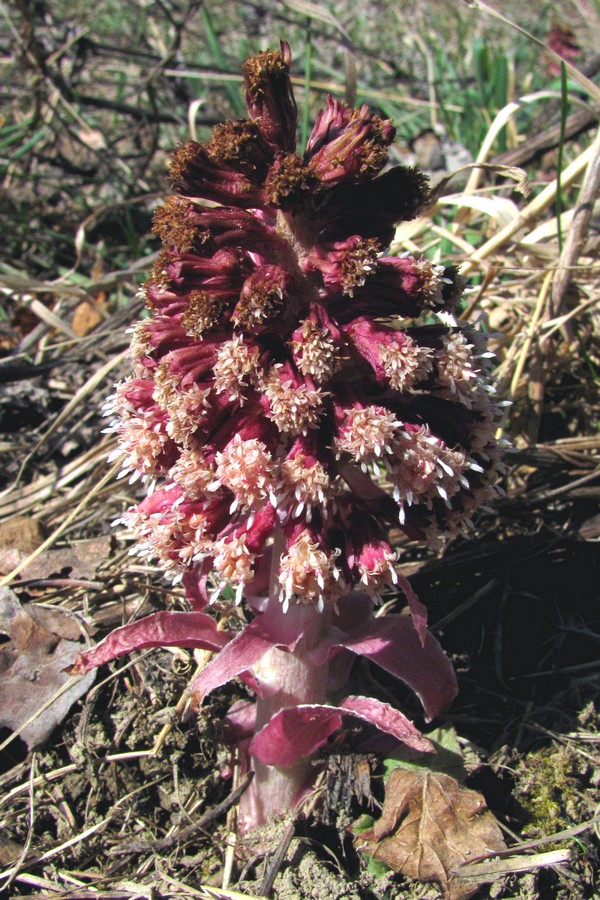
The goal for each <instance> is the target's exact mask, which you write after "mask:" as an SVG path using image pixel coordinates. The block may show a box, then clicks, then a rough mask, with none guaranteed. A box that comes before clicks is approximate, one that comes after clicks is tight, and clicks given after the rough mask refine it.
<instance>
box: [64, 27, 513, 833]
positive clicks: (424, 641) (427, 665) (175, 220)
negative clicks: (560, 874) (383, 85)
mask: <svg viewBox="0 0 600 900" xmlns="http://www.w3.org/2000/svg"><path fill="white" fill-rule="evenodd" d="M290 58H291V57H290V51H289V47H288V46H287V44H282V46H281V50H280V51H266V52H264V53H259V54H258V55H257V56H255V57H252V58H251V59H250V60H248V62H247V63H246V65H245V67H244V84H245V98H246V103H247V106H248V112H249V119H248V120H247V121H239V122H229V123H225V124H224V125H221V126H217V128H215V130H214V132H213V136H212V139H211V140H210V141H209V142H208V143H207V144H199V143H197V142H194V141H189V142H188V143H186V144H184V145H183V146H182V147H180V148H179V149H178V150H177V151H176V152H175V154H174V157H173V160H172V164H171V181H172V184H173V186H174V188H175V190H176V191H177V196H175V197H172V198H170V199H168V200H167V201H166V203H165V205H164V206H163V207H162V209H161V210H159V211H158V212H157V214H156V218H155V229H156V231H157V233H158V234H159V235H160V236H161V238H162V240H163V250H162V252H161V254H160V255H159V259H158V261H157V263H156V265H155V266H154V269H153V271H152V274H151V275H150V278H149V280H148V282H147V284H146V285H145V288H144V294H145V296H146V298H147V304H148V307H149V308H150V310H151V311H152V313H153V315H152V317H151V318H149V319H144V320H143V321H142V322H141V323H140V324H139V325H138V326H137V327H136V329H135V333H134V338H133V342H132V358H133V374H132V376H131V377H130V378H129V379H127V380H126V381H125V382H124V383H123V384H121V385H120V386H119V387H118V388H117V393H116V396H115V398H114V401H113V404H112V409H113V411H114V412H115V413H116V421H115V423H114V426H113V427H114V429H115V430H116V432H117V433H118V435H119V439H120V447H121V452H122V454H123V459H124V470H125V471H127V472H128V473H132V477H133V478H136V477H140V478H142V479H144V480H146V481H149V482H151V483H152V486H153V489H154V493H152V494H151V496H149V497H148V498H147V499H145V500H142V501H141V502H140V503H139V504H138V505H137V506H134V507H132V508H131V509H130V510H129V511H128V512H127V513H126V514H125V516H124V520H125V522H126V523H127V524H128V525H129V527H130V529H131V531H132V532H133V534H134V536H135V537H136V538H137V540H138V542H139V552H142V553H143V554H147V555H149V556H154V557H156V558H158V559H159V561H160V562H161V564H162V565H163V566H164V568H165V569H166V570H167V571H168V572H169V573H170V574H172V575H174V576H175V578H176V579H178V580H183V583H184V585H185V586H186V589H187V592H188V595H189V598H190V602H191V603H192V606H193V609H194V610H195V612H197V613H201V612H202V609H203V608H204V607H205V606H206V604H207V603H209V602H210V601H212V600H213V599H215V598H216V597H217V596H220V595H222V593H223V590H224V589H225V588H229V589H231V590H232V591H233V594H234V596H235V598H236V600H237V602H241V600H242V598H244V597H245V598H246V600H247V603H248V605H249V609H250V613H251V615H253V616H254V618H252V620H251V621H250V622H249V623H248V625H246V627H245V628H244V629H243V630H242V631H241V632H240V633H238V634H237V635H236V636H235V637H231V636H230V635H228V636H226V638H224V639H222V638H221V637H220V636H215V634H214V633H213V632H212V631H211V629H210V628H209V627H208V626H207V625H206V621H205V619H204V618H201V619H200V620H199V622H200V624H201V626H202V628H201V633H199V636H198V640H197V641H196V642H194V641H193V640H192V638H190V637H189V635H188V643H187V644H185V646H206V647H207V648H208V649H211V650H214V649H215V648H217V649H218V648H219V647H222V649H221V650H220V652H219V653H218V655H217V656H216V657H215V658H214V659H213V660H212V662H211V663H210V664H209V665H208V666H207V667H206V669H205V670H204V672H203V673H201V675H200V676H198V678H197V680H196V682H195V684H194V688H193V690H194V696H195V698H196V701H197V702H200V700H201V699H202V697H203V696H204V694H206V693H207V692H208V691H209V690H213V689H214V688H215V687H218V686H219V685H222V684H224V683H225V682H226V681H228V680H229V679H230V678H232V677H234V676H236V675H241V676H242V677H243V678H244V679H245V680H246V681H247V682H248V683H249V684H251V685H252V686H253V687H254V688H255V690H256V691H257V692H258V694H259V714H258V718H257V720H256V736H255V738H254V741H253V743H251V744H250V753H251V754H252V753H253V752H254V754H255V756H256V758H257V759H258V760H262V761H263V762H264V763H265V764H268V765H280V766H288V765H291V764H292V762H293V761H294V760H295V759H296V758H297V757H298V756H301V755H302V754H303V753H305V751H306V753H312V752H314V750H315V748H316V747H318V746H320V745H321V744H322V743H323V742H324V740H325V739H326V738H327V736H328V735H329V734H330V733H331V731H332V730H334V729H335V728H337V727H339V724H340V722H341V718H342V716H343V715H347V714H352V715H354V716H358V717H359V718H362V719H367V720H369V721H372V722H374V723H375V724H377V725H378V727H380V728H382V729H383V730H386V729H387V730H388V731H389V733H393V734H395V735H396V736H397V737H398V738H399V739H400V740H407V741H408V742H409V743H410V744H411V746H419V747H421V748H425V745H426V743H427V742H425V743H423V739H422V738H421V737H420V736H419V735H418V732H416V731H415V729H414V727H413V726H412V725H410V723H407V722H406V720H404V719H403V718H402V717H401V714H400V713H397V714H396V713H395V712H394V711H390V708H389V707H386V706H385V704H378V703H377V701H368V700H365V698H346V700H345V701H344V702H343V703H340V704H338V705H337V706H336V707H328V706H327V705H326V703H325V700H326V693H327V685H328V675H327V671H328V669H327V666H328V661H329V660H330V659H331V660H334V658H335V666H336V671H337V672H338V675H339V673H340V672H341V671H343V670H344V666H345V661H347V660H349V659H351V657H352V654H361V655H364V656H367V657H368V658H370V659H372V660H373V661H374V662H375V663H376V664H378V665H380V666H382V667H383V668H386V669H387V670H388V671H390V672H392V673H393V674H396V675H398V676H399V677H400V678H402V679H404V680H405V681H406V682H407V684H409V685H410V686H411V687H412V688H413V689H414V690H415V691H416V692H417V693H418V695H419V697H421V699H422V701H423V705H424V707H425V710H426V712H427V714H428V715H430V716H431V715H435V714H437V712H439V710H440V709H441V708H442V707H443V706H444V704H446V703H447V702H449V700H450V699H451V698H452V696H453V694H454V692H455V682H454V676H453V674H452V669H451V666H450V664H449V662H448V660H447V659H446V657H445V656H444V654H443V653H442V651H441V649H440V648H439V645H438V644H437V643H436V642H435V640H434V639H433V638H432V637H431V635H430V634H429V633H428V632H427V629H426V623H425V613H424V610H423V608H422V607H421V605H420V604H419V602H418V600H417V599H416V597H414V595H413V594H412V592H411V591H410V587H409V586H408V585H407V583H406V582H405V581H403V580H402V579H401V578H400V577H399V576H398V575H397V573H396V568H395V566H396V561H397V553H396V552H395V551H394V550H393V548H392V546H391V544H390V541H389V537H388V534H389V531H390V529H391V528H400V529H401V530H403V531H404V532H405V533H406V535H408V536H409V537H410V538H411V539H414V540H417V541H419V542H421V543H428V542H435V541H437V540H439V538H440V536H444V535H454V534H456V533H457V532H458V531H459V530H460V529H462V528H464V527H465V526H468V525H469V523H470V519H471V516H472V515H473V513H474V511H475V510H476V509H477V507H478V506H479V505H480V504H481V503H482V502H483V501H485V500H487V499H488V498H489V497H490V496H492V495H493V494H494V491H495V482H496V479H497V477H498V472H499V471H500V466H501V463H500V455H501V454H500V451H499V445H498V444H497V442H496V441H495V439H494V431H495V427H496V416H497V408H496V406H495V404H494V401H493V388H492V385H491V378H490V375H489V369H488V367H489V359H488V357H489V354H488V353H487V351H486V346H485V338H484V336H483V335H482V334H480V333H478V332H475V331H473V330H472V329H470V328H468V327H466V326H464V325H462V324H459V323H457V322H456V321H455V320H454V319H453V316H452V313H453V310H454V308H455V307H456V304H457V302H458V300H459V298H460V295H461V291H462V281H461V279H460V278H459V276H458V275H457V273H456V271H455V270H454V269H453V268H444V267H443V266H440V265H437V264H434V263H431V262H429V261H428V260H426V259H424V258H423V257H413V256H410V255H404V256H403V257H400V258H398V257H393V256H386V255H385V247H386V245H387V244H388V243H389V242H390V240H391V238H392V237H393V234H394V228H395V225H396V223H398V222H399V221H401V220H403V219H410V218H412V217H414V216H416V215H418V214H419V212H420V210H422V209H423V207H424V206H426V205H427V202H428V200H429V191H428V186H427V180H426V178H425V177H424V176H423V175H421V174H420V173H418V172H416V171H415V170H414V169H409V168H404V167H402V166H396V167H393V168H391V169H387V170H386V171H382V170H383V169H384V167H385V165H386V163H387V157H388V153H387V151H388V147H389V145H390V143H391V141H392V140H393V138H394V128H393V126H392V124H391V122H390V121H389V120H387V119H382V118H380V117H379V116H376V115H374V114H373V113H371V112H370V111H369V109H368V108H367V107H366V106H362V107H361V108H360V109H357V110H352V109H349V108H348V107H347V106H345V105H344V104H343V103H341V102H339V101H338V100H335V99H333V98H331V97H330V98H328V100H327V108H326V110H325V111H324V112H322V113H321V114H320V115H319V116H318V118H317V121H316V124H315V127H314V129H313V132H312V134H311V136H310V137H309V140H308V144H307V148H306V151H305V152H304V153H303V154H301V153H300V152H298V151H297V149H296V136H295V132H296V119H297V112H296V105H295V101H294V97H293V91H292V86H291V81H290V75H289V69H290ZM203 201H209V203H210V204H212V205H205V204H204V202H203ZM214 204H216V205H214ZM269 573H270V575H269ZM269 584H270V588H269ZM396 586H401V587H402V589H403V590H404V592H405V594H406V596H407V597H408V600H409V606H410V610H411V613H412V621H411V619H410V618H407V617H404V616H397V615H396V616H387V617H386V616H384V617H379V618H373V616H372V607H373V604H372V601H373V600H378V599H379V597H380V595H381V594H382V592H385V591H386V590H389V589H390V587H391V588H394V587H396ZM353 588H358V589H360V590H362V591H364V592H366V593H362V594H355V593H353ZM170 615H172V616H175V617H176V616H177V615H178V614H177V613H172V614H170ZM181 615H185V614H181ZM202 615H204V613H202ZM191 621H192V620H190V622H191ZM164 625H165V623H164V622H163V621H162V620H161V628H162V627H164ZM136 626H137V630H136V631H135V632H133V631H132V632H131V640H130V642H129V643H128V642H127V640H126V637H123V635H120V636H119V640H118V641H115V640H113V641H111V640H110V638H109V639H107V642H106V643H105V644H104V645H103V644H100V645H99V646H98V648H96V649H95V650H93V651H90V652H89V653H87V654H82V655H81V657H80V658H79V660H78V663H77V668H78V670H80V671H81V670H83V669H85V668H86V667H90V666H91V665H96V664H98V663H99V662H102V661H106V660H107V659H110V658H112V657H113V656H114V655H116V653H117V652H124V650H126V649H132V648H134V647H136V646H141V645H142V644H141V643H140V641H141V640H142V638H141V637H140V635H141V634H142V633H143V630H144V629H143V628H141V632H140V626H139V623H136ZM184 630H185V629H184ZM181 634H182V629H181V628H179V627H175V626H174V625H173V626H172V627H169V628H165V630H164V635H165V642H168V641H171V642H177V641H179V642H181V641H182V637H181ZM153 640H154V638H153ZM144 646H148V643H146V644H145V645H144ZM271 651H273V652H274V653H275V656H272V653H271ZM273 660H275V662H273ZM282 660H283V661H285V660H287V661H288V662H289V661H294V665H296V667H297V671H296V674H295V675H288V676H285V677H283V676H281V675H280V674H277V673H278V672H279V673H281V667H282V665H283V663H282ZM267 661H268V665H267ZM250 673H252V674H250ZM273 673H275V674H273ZM315 673H316V674H315ZM286 679H287V680H286ZM338 680H339V679H338ZM284 685H288V686H287V687H285V688H284ZM338 687H339V685H338ZM261 697H265V698H268V697H270V698H271V699H270V700H269V701H268V702H269V703H271V704H272V705H271V706H261V705H260V704H261V703H262V702H263V701H262V700H260V698H261ZM273 697H275V698H279V699H277V700H273V699H272V698H273ZM264 703H267V700H266V699H265V700H264ZM273 704H275V705H273ZM286 709H292V712H289V711H288V712H285V710H286ZM294 710H295V711H294ZM399 717H400V718H399ZM303 722H304V723H305V724H306V723H307V722H310V733H309V732H307V735H308V737H307V738H306V741H305V742H304V743H305V744H306V747H308V748H309V749H308V750H306V748H305V751H304V750H301V749H299V748H300V747H301V746H304V744H302V742H299V743H298V745H297V746H295V745H294V742H293V741H291V740H288V739H287V738H286V734H292V733H296V732H297V731H298V730H300V731H301V730H302V727H303V726H302V723H303ZM253 747H254V750H253V749H252V748H253ZM259 782H260V779H259ZM299 785H300V782H299V781H297V782H296V787H295V790H296V789H298V790H299ZM257 790H258V788H257ZM294 796H296V795H294ZM292 800H293V797H292V795H290V796H289V797H288V801H290V802H291V801H292ZM278 802H281V801H278ZM257 815H258V814H257ZM259 817H260V816H259Z"/></svg>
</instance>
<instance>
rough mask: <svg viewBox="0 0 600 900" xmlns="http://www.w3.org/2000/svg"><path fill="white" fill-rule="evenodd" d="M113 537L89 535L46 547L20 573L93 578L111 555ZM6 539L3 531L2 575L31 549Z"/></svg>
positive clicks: (0, 545)
mask: <svg viewBox="0 0 600 900" xmlns="http://www.w3.org/2000/svg"><path fill="white" fill-rule="evenodd" d="M110 543H111V542H110V537H97V538H89V539H88V540H85V541H77V543H75V544H73V545H72V546H70V547H61V548H58V549H55V550H47V551H46V552H45V553H41V554H40V555H39V556H37V557H36V558H35V559H33V560H32V561H31V562H30V563H29V564H28V565H27V566H25V568H24V569H22V571H21V573H20V577H21V578H24V579H27V580H38V579H39V580H42V579H48V578H53V577H54V578H56V577H61V578H67V577H68V578H73V579H83V580H89V579H93V577H94V575H95V573H96V569H97V568H98V566H100V565H101V563H103V562H104V561H105V560H106V559H108V557H109V555H110ZM33 549H35V548H34V547H32V548H31V549H27V550H26V549H24V548H22V547H21V544H18V545H17V546H16V547H15V546H14V545H13V546H11V545H7V544H6V543H4V540H3V536H2V534H0V575H7V574H8V573H9V572H12V570H13V569H14V568H16V567H17V566H18V565H19V563H21V562H22V561H23V559H25V558H26V557H27V556H29V554H30V553H31V552H32V550H33Z"/></svg>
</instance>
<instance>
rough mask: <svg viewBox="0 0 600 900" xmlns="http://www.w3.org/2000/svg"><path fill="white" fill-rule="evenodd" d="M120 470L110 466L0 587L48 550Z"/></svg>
mask: <svg viewBox="0 0 600 900" xmlns="http://www.w3.org/2000/svg"><path fill="white" fill-rule="evenodd" d="M120 468H121V463H117V464H116V465H114V466H112V467H111V468H110V469H109V471H108V472H107V473H106V474H105V475H104V477H103V478H101V479H100V480H99V481H98V482H96V484H95V485H94V486H93V487H92V489H91V490H90V492H89V494H87V495H86V496H85V497H84V498H83V500H81V501H80V502H79V503H78V504H77V506H76V507H75V508H74V509H73V510H72V511H71V512H70V513H69V515H68V516H66V518H65V519H64V521H63V522H62V523H61V524H60V525H59V526H58V527H57V528H56V529H55V531H53V532H52V534H51V535H50V537H48V538H47V539H46V540H45V541H44V542H43V543H42V544H40V546H39V547H38V548H37V549H36V550H34V551H33V553H30V554H29V556H28V557H27V558H26V559H24V560H23V561H22V562H20V563H19V565H18V566H15V568H14V569H13V570H12V572H9V573H8V575H6V576H5V577H4V578H2V579H0V587H6V586H7V585H9V584H10V583H11V581H12V580H13V579H14V578H16V576H17V575H19V574H20V573H21V572H22V571H23V569H24V568H26V566H28V565H29V564H30V563H31V562H33V560H34V559H37V557H38V556H40V555H41V554H42V553H44V552H45V551H46V550H48V548H49V547H51V546H52V545H53V544H54V543H55V542H56V541H57V540H58V538H59V537H60V536H61V534H63V532H65V531H66V530H67V528H68V527H69V525H70V524H71V522H73V521H74V520H75V519H76V518H77V516H78V515H79V513H80V512H81V511H82V510H83V509H85V507H86V506H88V505H89V503H90V502H91V501H92V500H93V499H94V497H95V495H96V494H99V493H100V492H101V490H102V488H103V487H104V486H105V485H106V484H108V483H109V482H110V481H112V480H113V478H114V477H115V475H116V474H117V472H118V471H119V469H120Z"/></svg>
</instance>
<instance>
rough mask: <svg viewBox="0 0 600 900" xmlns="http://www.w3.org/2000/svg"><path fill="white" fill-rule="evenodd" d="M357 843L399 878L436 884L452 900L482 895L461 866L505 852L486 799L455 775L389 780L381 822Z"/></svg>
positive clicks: (403, 774) (405, 774)
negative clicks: (464, 876) (465, 877)
mask: <svg viewBox="0 0 600 900" xmlns="http://www.w3.org/2000/svg"><path fill="white" fill-rule="evenodd" d="M355 840H356V845H357V847H358V849H359V850H361V851H364V852H366V853H368V854H369V855H370V856H372V857H373V858H374V859H376V860H379V861H380V862H383V863H385V864H386V865H388V866H390V867H391V868H392V869H394V870H395V871H396V872H402V874H403V875H407V876H408V877H410V878H418V879H419V880H420V881H437V882H438V883H439V884H440V885H441V888H442V891H443V893H444V896H445V897H447V898H448V900H466V898H468V897H471V896H472V895H473V894H474V893H475V892H476V891H477V890H478V885H477V884H473V883H472V882H471V883H469V884H465V883H464V882H461V881H460V879H459V878H458V877H457V874H456V870H457V869H458V867H459V866H460V865H462V864H463V863H466V862H470V861H471V860H474V859H477V858H479V857H482V856H487V855H489V854H492V853H497V852H498V851H500V850H504V849H505V847H506V845H505V843H504V840H503V838H502V833H501V831H500V828H499V826H498V824H497V822H496V820H495V819H494V817H493V815H492V814H491V812H490V811H489V810H488V809H487V806H486V803H485V800H484V798H483V797H482V796H481V794H479V793H477V792H476V791H472V790H470V789H469V788H466V787H464V785H462V784H461V783H460V782H459V781H457V780H456V779H455V778H452V777H451V776H450V775H445V774H443V773H440V772H432V771H429V770H423V771H417V770H407V769H403V768H397V769H394V771H393V772H392V773H391V775H390V777H389V779H388V782H387V785H386V791H385V801H384V805H383V810H382V815H381V818H380V819H379V821H377V822H375V824H374V826H373V828H371V829H369V830H368V831H363V832H362V834H360V835H357V837H356V839H355Z"/></svg>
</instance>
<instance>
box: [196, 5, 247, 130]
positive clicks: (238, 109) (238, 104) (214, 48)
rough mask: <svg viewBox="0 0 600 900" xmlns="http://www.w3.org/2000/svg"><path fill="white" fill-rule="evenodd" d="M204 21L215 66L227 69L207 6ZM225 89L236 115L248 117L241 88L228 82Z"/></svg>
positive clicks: (203, 16)
mask: <svg viewBox="0 0 600 900" xmlns="http://www.w3.org/2000/svg"><path fill="white" fill-rule="evenodd" d="M201 15H202V21H203V23H204V27H205V30H206V40H207V41H208V46H209V48H210V52H211V53H212V56H213V59H214V61H215V65H216V66H217V67H218V68H219V69H226V68H227V61H226V59H225V56H224V55H223V51H222V50H221V44H220V43H219V37H218V35H217V32H216V31H215V28H214V25H213V23H212V19H211V17H210V15H209V12H208V10H207V8H206V5H204V6H203V7H202V13H201ZM223 86H224V88H225V91H226V93H227V96H228V97H229V102H230V103H231V105H232V107H233V109H234V111H235V114H236V115H237V116H240V118H243V117H245V116H246V106H245V104H244V101H243V99H242V95H241V93H240V90H239V88H237V87H236V86H235V85H233V84H230V83H229V82H228V81H226V82H225V83H224V85H223Z"/></svg>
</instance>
